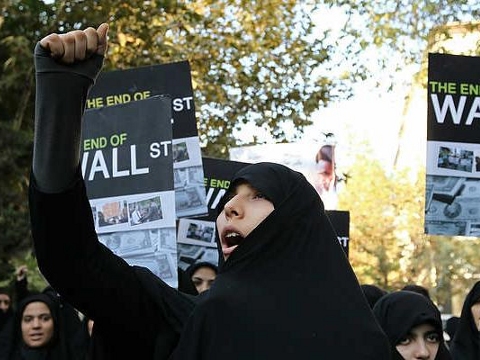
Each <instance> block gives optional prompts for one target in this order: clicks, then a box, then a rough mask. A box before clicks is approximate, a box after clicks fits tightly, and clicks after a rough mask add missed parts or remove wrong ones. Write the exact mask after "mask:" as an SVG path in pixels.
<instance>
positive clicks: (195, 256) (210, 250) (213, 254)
mask: <svg viewBox="0 0 480 360" xmlns="http://www.w3.org/2000/svg"><path fill="white" fill-rule="evenodd" d="M203 261H206V262H209V263H211V264H218V250H217V248H216V247H206V246H205V245H203V246H202V245H192V244H183V243H178V267H179V268H181V269H183V270H186V269H187V268H188V267H189V266H190V265H192V264H194V263H196V262H203Z"/></svg>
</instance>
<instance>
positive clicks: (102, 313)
mask: <svg viewBox="0 0 480 360" xmlns="http://www.w3.org/2000/svg"><path fill="white" fill-rule="evenodd" d="M107 29H108V26H107V25H106V24H102V25H100V27H99V28H97V29H93V28H88V29H85V30H84V31H80V30H78V31H73V32H69V33H67V34H62V35H57V34H50V35H48V36H46V37H45V38H43V39H42V40H41V41H40V42H39V44H38V45H37V47H36V49H35V65H36V75H37V78H36V80H37V82H36V84H37V100H36V116H35V141H34V156H33V166H32V176H31V181H30V195H29V201H30V211H31V223H32V234H33V238H34V244H35V250H36V255H37V260H38V264H39V267H40V269H41V271H42V273H43V274H44V276H45V277H46V278H47V279H48V281H49V282H50V284H51V285H52V286H53V287H54V288H55V289H56V290H58V291H59V292H60V293H61V295H62V296H63V297H65V298H66V299H67V301H69V302H70V303H71V304H72V305H74V306H75V307H76V308H77V309H79V310H80V311H81V312H82V313H83V314H85V315H86V316H88V317H89V318H91V319H93V320H94V322H95V325H94V329H93V335H92V340H91V346H92V349H91V350H92V351H91V353H90V354H91V356H92V358H93V359H126V358H132V359H156V360H158V359H171V360H193V359H208V360H216V359H222V360H224V359H226V358H228V359H229V360H237V359H238V360H240V359H242V360H244V359H247V358H248V359H279V360H282V359H289V360H290V359H292V358H299V359H318V358H325V359H327V358H328V359H331V358H336V359H353V358H355V359H360V360H363V359H378V360H388V359H389V358H390V349H389V344H388V340H387V338H386V337H385V335H384V333H383V332H382V330H381V329H380V327H379V326H378V324H377V322H376V321H375V318H374V316H373V314H372V312H371V310H370V308H369V306H368V303H367V302H366V300H365V297H364V296H363V294H362V290H361V288H360V285H359V284H358V281H357V279H356V277H355V274H354V272H353V270H352V268H351V267H350V265H349V263H348V260H347V258H346V257H345V254H344V253H343V250H342V249H341V247H340V245H339V243H338V241H337V236H336V234H335V232H334V230H333V227H332V225H331V224H330V222H329V220H328V218H327V216H326V214H325V211H324V208H323V203H322V202H321V200H320V198H319V196H318V194H317V193H316V191H315V189H314V188H313V187H312V186H311V185H310V184H309V183H308V181H307V180H306V179H305V177H304V176H303V175H301V174H300V173H298V172H295V171H293V170H291V169H289V168H287V167H285V166H281V165H278V164H272V163H260V164H255V165H251V166H247V167H245V168H244V169H242V170H240V171H239V172H238V173H237V174H236V175H235V177H234V178H233V179H232V181H231V185H230V187H229V189H228V190H227V193H226V195H225V197H224V200H223V201H222V202H221V204H220V206H219V210H220V213H219V216H218V218H217V244H218V249H219V252H220V254H221V255H222V257H221V264H220V267H219V273H218V276H217V278H216V279H215V283H214V284H213V286H212V287H211V288H210V290H208V291H205V292H204V293H202V294H200V295H198V296H188V295H185V294H182V293H181V292H179V291H178V290H176V289H173V288H171V287H169V286H168V285H167V284H165V283H164V282H163V281H162V280H160V279H159V278H157V277H156V276H155V275H154V274H152V273H151V272H150V271H149V270H148V269H145V268H142V267H137V266H130V265H128V264H127V263H126V262H125V261H124V260H123V259H121V258H119V257H117V256H116V255H114V254H113V253H112V252H111V251H110V250H109V249H108V248H106V247H105V246H103V245H102V244H101V243H99V242H98V238H97V235H96V233H95V227H94V223H93V217H92V212H91V207H90V205H89V201H88V198H87V196H86V190H85V184H84V181H83V179H82V177H81V174H80V171H79V164H80V134H81V118H82V110H83V109H84V108H85V99H86V98H87V93H88V90H89V88H90V86H92V84H93V82H94V81H95V78H96V76H97V74H98V72H99V71H100V69H101V67H102V63H103V55H104V53H105V51H106V47H107V37H106V32H107ZM165 111H171V104H169V106H168V107H165ZM58 209H69V211H61V212H59V211H58ZM58 224H63V225H64V226H68V228H69V229H70V234H71V236H70V237H69V239H68V241H66V239H65V237H64V233H63V232H62V231H61V230H60V229H59V226H58ZM286 283H287V284H288V286H287V287H286V286H285V284H286ZM286 289H287V290H286Z"/></svg>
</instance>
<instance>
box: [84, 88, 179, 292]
mask: <svg viewBox="0 0 480 360" xmlns="http://www.w3.org/2000/svg"><path fill="white" fill-rule="evenodd" d="M81 150H82V163H81V168H82V174H83V177H84V179H85V184H86V188H87V195H88V197H89V200H90V205H91V209H92V215H93V218H94V221H95V229H96V231H97V234H98V236H99V240H100V242H101V243H103V244H104V245H105V246H107V247H108V248H109V249H110V250H112V251H113V252H114V253H115V254H117V255H118V256H120V257H122V258H123V259H124V260H125V261H127V262H128V263H129V264H131V265H139V266H144V267H147V268H148V269H150V270H151V271H152V272H153V273H154V274H156V275H157V276H158V277H160V278H162V279H163V280H164V281H165V282H166V283H168V284H169V285H171V286H174V287H175V286H177V284H178V276H177V248H176V238H175V236H176V234H175V232H176V228H175V220H176V216H175V192H174V186H173V160H172V158H173V151H172V124H171V99H170V98H169V97H166V96H153V97H149V98H148V99H145V100H141V101H135V102H128V103H125V104H119V105H115V106H109V107H103V108H97V109H90V110H87V111H86V112H85V116H84V125H83V129H82V149H81Z"/></svg>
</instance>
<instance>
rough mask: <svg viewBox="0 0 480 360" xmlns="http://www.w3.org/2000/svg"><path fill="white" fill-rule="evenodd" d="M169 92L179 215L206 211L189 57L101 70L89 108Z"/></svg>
mask: <svg viewBox="0 0 480 360" xmlns="http://www.w3.org/2000/svg"><path fill="white" fill-rule="evenodd" d="M162 94H168V95H169V96H170V97H171V98H172V121H173V143H172V151H173V168H174V185H175V204H176V216H177V217H178V218H181V217H187V216H188V217H190V216H200V215H204V214H206V213H207V205H206V201H205V186H204V184H203V177H204V175H203V166H202V156H201V149H200V142H199V137H198V129H197V122H196V117H195V104H194V97H193V89H192V79H191V72H190V65H189V63H188V61H181V62H175V63H168V64H160V65H152V66H144V67H138V68H132V69H126V70H114V71H108V72H102V73H101V74H100V75H99V77H98V79H97V81H96V82H95V85H94V86H93V87H92V89H91V91H90V93H89V97H88V100H87V108H88V109H91V108H101V107H108V106H112V105H118V104H125V103H129V102H133V101H138V100H143V99H147V98H149V97H152V96H155V95H162Z"/></svg>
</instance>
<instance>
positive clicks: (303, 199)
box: [172, 163, 390, 360]
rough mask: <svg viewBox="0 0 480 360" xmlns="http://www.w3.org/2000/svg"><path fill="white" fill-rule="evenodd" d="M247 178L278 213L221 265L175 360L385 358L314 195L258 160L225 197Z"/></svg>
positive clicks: (300, 181) (302, 182) (380, 336)
mask: <svg viewBox="0 0 480 360" xmlns="http://www.w3.org/2000/svg"><path fill="white" fill-rule="evenodd" d="M244 181H247V182H248V183H249V184H250V185H252V186H253V187H254V188H255V189H257V190H258V191H259V192H261V193H262V194H263V195H265V196H266V198H267V199H269V200H270V201H272V203H273V204H274V207H275V210H274V211H273V212H272V213H271V214H270V215H269V216H268V217H267V218H266V219H265V220H264V221H263V222H262V223H261V224H259V225H258V226H257V227H256V228H255V229H254V230H253V231H252V232H251V233H250V234H249V235H248V236H247V237H246V238H245V239H244V240H243V241H242V242H241V243H240V245H239V246H238V247H237V248H236V249H235V251H234V252H233V253H232V254H231V255H230V257H229V258H228V260H227V261H225V262H223V264H221V265H220V267H219V273H218V275H217V277H216V279H215V282H214V284H213V286H212V287H211V288H210V290H209V291H208V292H206V295H205V296H204V297H202V298H201V299H200V301H199V303H198V305H197V306H196V308H195V310H194V312H193V314H192V316H191V317H190V319H189V321H188V323H187V324H186V326H185V328H184V331H183V333H182V335H181V338H180V343H179V345H178V346H177V349H176V351H175V353H174V355H173V357H172V358H173V359H176V360H177V359H178V360H180V359H181V360H193V359H195V360H198V359H208V360H216V359H219V360H220V359H221V360H225V359H229V360H237V359H238V360H240V359H241V360H244V359H250V360H255V359H262V360H264V359H276V360H282V359H288V360H291V359H302V360H308V359H361V360H362V359H378V360H388V359H389V358H390V349H389V344H388V340H387V338H386V336H385V335H384V333H383V332H382V330H381V329H380V328H379V326H378V324H377V323H376V321H375V318H374V316H373V313H372V311H371V309H370V308H369V305H368V303H367V302H366V300H365V297H364V296H363V293H362V290H361V289H360V285H359V284H358V281H357V279H356V277H355V274H354V272H353V270H352V268H351V267H350V265H349V263H348V260H347V258H346V256H345V254H344V252H343V250H342V248H341V246H340V244H339V243H338V240H337V236H336V234H335V232H334V230H333V228H332V226H331V224H330V222H329V220H328V218H327V216H326V215H325V212H324V207H323V204H322V202H321V200H320V197H319V196H318V194H317V192H316V191H315V189H314V188H313V187H312V186H311V185H310V184H309V182H308V181H307V180H306V179H305V177H304V176H303V175H302V174H300V173H298V172H295V171H292V170H291V169H289V168H287V167H285V166H282V165H278V164H273V163H259V164H255V165H249V166H247V167H245V168H243V169H241V170H240V171H239V172H238V173H237V174H236V176H235V177H234V178H233V180H232V182H231V185H230V188H229V189H228V191H227V194H226V196H228V194H229V193H230V192H232V191H233V190H234V189H235V186H236V185H237V184H238V183H239V182H244ZM224 204H225V202H222V203H221V205H220V206H221V207H223V206H224ZM217 240H218V234H217ZM218 246H219V248H220V244H218Z"/></svg>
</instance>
